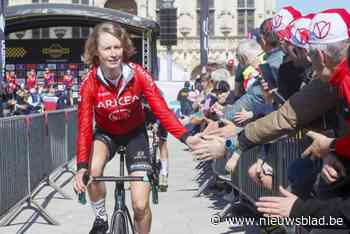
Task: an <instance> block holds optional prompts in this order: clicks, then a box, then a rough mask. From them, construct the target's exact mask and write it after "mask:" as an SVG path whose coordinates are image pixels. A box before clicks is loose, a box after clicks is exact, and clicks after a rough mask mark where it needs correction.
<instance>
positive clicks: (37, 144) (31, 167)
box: [0, 109, 77, 225]
mask: <svg viewBox="0 0 350 234" xmlns="http://www.w3.org/2000/svg"><path fill="white" fill-rule="evenodd" d="M76 118H77V115H76V110H74V109H66V110H60V111H54V112H50V113H43V114H34V115H28V116H19V117H9V118H2V119H0V135H1V138H0V225H8V224H10V223H11V222H12V221H13V219H14V218H15V217H16V216H17V215H18V214H19V213H20V212H21V211H23V209H25V208H31V209H35V210H36V211H37V212H38V213H39V214H40V215H42V216H43V217H44V218H45V219H46V220H47V221H48V222H49V223H51V224H58V222H57V221H56V220H55V219H54V218H53V217H52V216H51V215H49V214H48V213H47V212H46V211H45V209H44V208H42V207H41V206H40V205H39V204H37V203H36V202H35V200H34V197H35V194H36V193H37V192H38V191H39V189H40V188H41V187H42V186H44V185H49V186H51V187H53V188H54V189H55V190H56V191H57V192H59V193H60V194H61V195H63V197H64V198H67V199H69V198H70V196H68V195H67V194H65V193H64V192H63V191H62V189H61V188H60V187H59V186H58V185H56V184H55V183H54V180H53V179H52V178H51V177H53V175H54V174H55V172H59V173H60V174H62V172H66V171H70V172H71V173H73V172H72V171H71V170H70V169H69V168H68V163H69V162H70V161H71V160H72V159H73V158H74V156H75V148H76V144H75V136H76V131H75V123H76ZM24 204H27V206H25V207H24V206H23V205H24Z"/></svg>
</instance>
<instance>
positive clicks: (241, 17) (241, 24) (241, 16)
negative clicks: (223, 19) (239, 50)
mask: <svg viewBox="0 0 350 234" xmlns="http://www.w3.org/2000/svg"><path fill="white" fill-rule="evenodd" d="M237 17H238V19H237V23H238V28H237V33H238V35H244V34H245V11H244V10H243V11H241V10H239V11H238V14H237Z"/></svg>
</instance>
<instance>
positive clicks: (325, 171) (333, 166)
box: [321, 154, 346, 184]
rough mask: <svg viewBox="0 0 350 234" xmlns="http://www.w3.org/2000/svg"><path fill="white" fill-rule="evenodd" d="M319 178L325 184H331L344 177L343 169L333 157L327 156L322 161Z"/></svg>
mask: <svg viewBox="0 0 350 234" xmlns="http://www.w3.org/2000/svg"><path fill="white" fill-rule="evenodd" d="M321 176H322V178H323V179H324V180H325V181H326V182H327V183H329V184H332V183H334V182H336V181H337V180H339V179H340V178H341V177H345V176H346V172H345V167H344V165H343V164H342V163H341V162H340V161H339V160H338V159H337V157H336V156H335V155H333V154H329V155H328V156H327V157H325V158H324V159H323V167H322V171H321Z"/></svg>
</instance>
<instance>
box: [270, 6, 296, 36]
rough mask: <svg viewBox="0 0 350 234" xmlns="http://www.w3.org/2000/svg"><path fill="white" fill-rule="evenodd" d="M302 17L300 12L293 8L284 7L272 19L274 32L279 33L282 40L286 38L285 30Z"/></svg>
mask: <svg viewBox="0 0 350 234" xmlns="http://www.w3.org/2000/svg"><path fill="white" fill-rule="evenodd" d="M299 17H301V13H300V11H298V10H296V9H295V8H293V7H291V6H287V7H283V8H282V9H281V10H280V11H279V12H278V13H277V14H276V15H275V16H274V17H273V18H272V31H274V32H275V33H277V35H278V36H279V37H281V38H283V37H285V36H286V35H285V30H286V29H287V27H288V25H289V24H290V23H291V22H292V21H294V20H296V19H297V18H299Z"/></svg>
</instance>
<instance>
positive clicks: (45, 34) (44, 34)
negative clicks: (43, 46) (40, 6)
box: [32, 28, 50, 39]
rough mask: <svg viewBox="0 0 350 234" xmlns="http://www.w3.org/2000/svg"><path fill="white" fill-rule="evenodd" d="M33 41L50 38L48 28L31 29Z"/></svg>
mask: <svg viewBox="0 0 350 234" xmlns="http://www.w3.org/2000/svg"><path fill="white" fill-rule="evenodd" d="M32 38H33V39H48V38H50V28H35V29H32Z"/></svg>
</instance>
